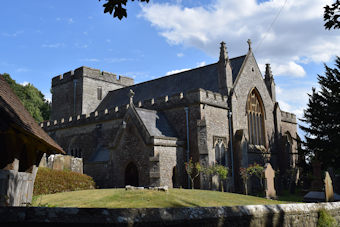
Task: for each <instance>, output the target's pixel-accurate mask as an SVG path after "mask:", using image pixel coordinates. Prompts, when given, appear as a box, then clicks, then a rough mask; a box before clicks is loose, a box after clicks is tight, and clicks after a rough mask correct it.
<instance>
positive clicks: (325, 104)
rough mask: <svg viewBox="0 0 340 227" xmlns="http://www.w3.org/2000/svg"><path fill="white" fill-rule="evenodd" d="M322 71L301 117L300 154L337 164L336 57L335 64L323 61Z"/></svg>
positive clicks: (339, 94) (339, 65) (339, 84)
mask: <svg viewBox="0 0 340 227" xmlns="http://www.w3.org/2000/svg"><path fill="white" fill-rule="evenodd" d="M325 70H326V72H325V75H324V76H321V75H318V83H319V84H320V91H316V89H315V88H312V94H308V95H309V101H308V104H307V109H306V110H304V118H303V119H300V120H301V121H302V122H305V123H306V124H307V126H302V125H300V128H301V129H302V130H303V131H305V132H306V135H305V141H302V143H303V145H304V146H303V151H304V155H306V156H309V157H312V158H313V159H316V160H319V161H320V162H321V163H322V168H323V169H327V168H328V167H333V168H339V166H340V72H339V70H340V58H339V57H337V59H336V63H335V68H334V69H333V68H330V67H328V66H327V65H325Z"/></svg>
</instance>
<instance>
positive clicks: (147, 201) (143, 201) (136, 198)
mask: <svg viewBox="0 0 340 227" xmlns="http://www.w3.org/2000/svg"><path fill="white" fill-rule="evenodd" d="M281 203H285V202H283V201H277V200H269V199H265V198H259V197H255V196H246V195H241V194H235V193H226V192H216V191H206V190H188V189H169V191H168V192H162V191H154V190H147V189H146V190H134V191H132V190H129V191H126V190H125V189H94V190H82V191H73V192H63V193H56V194H50V195H39V196H35V197H34V199H33V202H32V205H33V206H53V207H92V208H104V207H105V208H152V207H157V208H163V207H195V206H202V207H212V206H236V205H255V204H281Z"/></svg>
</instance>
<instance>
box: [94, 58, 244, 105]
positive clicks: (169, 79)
mask: <svg viewBox="0 0 340 227" xmlns="http://www.w3.org/2000/svg"><path fill="white" fill-rule="evenodd" d="M245 57H246V56H245V55H244V56H240V57H236V58H231V59H230V64H231V68H232V76H233V81H235V79H236V77H237V75H238V73H239V71H240V68H241V66H242V63H243V61H244V59H245ZM217 67H218V63H214V64H210V65H206V66H203V67H199V68H194V69H191V70H188V71H184V72H180V73H176V74H172V75H169V76H164V77H160V78H158V79H155V80H150V81H146V82H142V83H139V84H135V85H132V86H127V87H124V88H120V89H117V90H113V91H110V92H109V93H108V94H107V95H106V97H105V98H104V99H103V101H102V102H101V103H100V105H99V106H98V107H97V110H99V111H102V110H105V109H109V108H110V107H113V106H121V105H125V104H128V103H129V99H128V96H127V94H128V92H129V90H130V89H132V90H133V91H134V92H135V96H134V100H136V101H143V100H148V99H152V98H157V97H163V96H166V95H168V96H171V95H174V94H176V93H180V92H187V91H190V90H194V89H197V88H202V89H205V90H209V91H213V92H218V91H219V89H218V68H217Z"/></svg>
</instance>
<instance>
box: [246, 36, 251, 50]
mask: <svg viewBox="0 0 340 227" xmlns="http://www.w3.org/2000/svg"><path fill="white" fill-rule="evenodd" d="M247 43H248V46H249V51H251V40H250V39H248V40H247Z"/></svg>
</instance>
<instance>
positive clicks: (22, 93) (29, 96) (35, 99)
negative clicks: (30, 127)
mask: <svg viewBox="0 0 340 227" xmlns="http://www.w3.org/2000/svg"><path fill="white" fill-rule="evenodd" d="M0 76H3V77H4V79H5V80H6V82H7V83H8V84H9V86H10V87H11V88H12V90H13V91H14V93H15V94H16V95H17V96H18V97H19V99H20V101H21V102H22V104H23V105H24V106H25V108H26V109H27V110H28V112H29V113H30V114H31V115H32V116H33V118H34V119H35V120H36V121H37V122H42V121H44V120H48V119H49V117H50V112H51V104H50V103H49V102H48V101H47V100H46V99H45V97H44V95H43V94H42V93H41V91H39V90H38V89H37V88H36V87H34V86H33V85H32V84H28V85H25V86H24V85H21V84H18V83H16V82H15V80H13V79H12V78H11V76H10V75H9V74H7V73H4V74H2V75H0Z"/></svg>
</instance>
